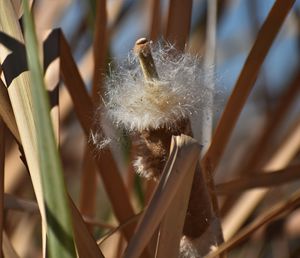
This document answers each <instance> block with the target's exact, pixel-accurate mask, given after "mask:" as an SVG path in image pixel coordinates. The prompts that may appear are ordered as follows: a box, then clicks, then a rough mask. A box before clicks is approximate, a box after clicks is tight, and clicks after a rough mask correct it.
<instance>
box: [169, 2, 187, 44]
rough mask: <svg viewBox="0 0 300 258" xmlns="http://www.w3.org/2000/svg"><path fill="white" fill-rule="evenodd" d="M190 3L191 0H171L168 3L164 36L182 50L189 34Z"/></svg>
mask: <svg viewBox="0 0 300 258" xmlns="http://www.w3.org/2000/svg"><path fill="white" fill-rule="evenodd" d="M192 5H193V1H192V0H185V1H181V0H171V1H170V3H169V14H168V22H167V28H166V34H165V38H166V40H167V41H168V42H171V43H174V44H175V45H176V48H177V49H178V50H184V48H185V44H186V42H187V40H188V37H189V34H190V26H191V16H192ZM178 17H180V19H178Z"/></svg>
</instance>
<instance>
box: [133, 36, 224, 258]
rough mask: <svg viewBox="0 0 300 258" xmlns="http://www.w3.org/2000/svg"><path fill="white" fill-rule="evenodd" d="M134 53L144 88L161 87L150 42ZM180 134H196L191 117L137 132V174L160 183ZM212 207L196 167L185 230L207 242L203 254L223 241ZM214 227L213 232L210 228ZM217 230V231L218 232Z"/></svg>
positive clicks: (142, 41) (141, 42)
mask: <svg viewBox="0 0 300 258" xmlns="http://www.w3.org/2000/svg"><path fill="white" fill-rule="evenodd" d="M134 51H135V53H136V54H137V56H138V58H139V62H140V65H141V68H142V72H143V75H144V78H145V81H146V83H145V85H143V87H150V90H151V87H159V86H160V85H159V84H158V85H155V84H156V82H158V81H159V76H158V72H157V70H156V68H155V64H154V60H153V57H152V55H151V49H150V45H149V42H148V41H147V39H145V38H142V39H139V40H137V42H136V44H135V47H134ZM154 85H155V86H154ZM154 90H155V89H154ZM158 97H159V96H158ZM160 105H162V106H163V105H164V103H161V104H160ZM181 134H185V135H189V136H192V135H193V134H192V130H191V126H190V121H189V119H188V118H179V119H177V120H175V119H174V123H173V126H165V125H162V126H161V127H159V128H156V129H154V128H147V129H144V130H140V131H138V132H137V133H136V137H135V138H134V139H133V144H134V145H136V146H137V148H136V149H137V153H136V154H137V156H139V159H138V171H139V172H140V173H141V174H142V175H143V176H144V177H146V178H148V179H154V180H157V179H158V178H159V177H160V175H161V173H162V171H163V169H164V166H165V162H166V160H167V158H168V156H169V150H170V144H171V138H172V135H181ZM213 206H214V205H212V198H211V195H210V192H209V190H208V189H207V185H206V180H205V177H204V176H203V174H202V172H201V169H200V165H199V164H197V165H196V170H195V175H194V178H193V183H192V188H191V194H190V199H189V205H188V210H187V214H186V218H185V223H184V228H183V235H185V236H186V237H188V238H189V239H190V240H192V241H193V239H198V240H199V241H198V240H197V242H198V243H200V242H203V241H204V242H205V243H207V245H206V246H205V248H204V247H203V246H202V247H201V248H200V250H198V251H199V253H201V254H202V255H205V254H206V253H207V252H208V251H209V248H210V246H211V245H215V244H219V243H221V242H223V237H222V232H221V230H220V227H218V226H216V225H214V224H215V223H217V224H218V222H217V221H218V219H217V218H216V214H214V211H213ZM213 225H214V226H213ZM218 225H220V224H218ZM212 226H213V227H214V229H212V228H211V227H212ZM216 228H218V229H217V230H215V229H216ZM201 236H205V239H202V238H201Z"/></svg>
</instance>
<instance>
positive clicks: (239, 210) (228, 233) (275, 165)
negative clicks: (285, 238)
mask: <svg viewBox="0 0 300 258" xmlns="http://www.w3.org/2000/svg"><path fill="white" fill-rule="evenodd" d="M299 148H300V120H299V121H297V123H296V125H295V126H293V128H292V130H291V131H289V132H288V134H287V137H286V139H285V140H284V141H283V143H282V144H281V146H279V148H278V150H277V152H276V153H275V154H274V155H273V156H272V157H270V159H269V161H268V162H267V163H266V165H265V166H264V168H263V170H265V171H266V172H268V171H274V170H279V169H283V168H284V167H286V166H287V165H288V164H289V163H290V162H291V160H292V159H293V158H294V156H295V155H296V154H297V152H298V151H299ZM267 191H268V190H267V189H258V190H251V191H249V192H246V193H244V194H242V195H241V196H240V198H239V199H238V201H237V202H236V203H235V205H234V207H233V208H232V209H231V210H230V212H228V214H227V215H226V217H225V218H224V219H223V233H224V238H225V240H227V239H230V238H231V237H232V236H233V235H234V234H235V233H236V232H237V230H238V229H239V228H240V227H241V225H242V224H243V223H244V222H245V220H246V219H247V218H248V216H249V215H250V213H251V212H252V211H253V209H254V208H255V207H256V205H257V204H258V203H259V202H260V200H261V199H262V198H263V197H264V196H265V194H266V193H267Z"/></svg>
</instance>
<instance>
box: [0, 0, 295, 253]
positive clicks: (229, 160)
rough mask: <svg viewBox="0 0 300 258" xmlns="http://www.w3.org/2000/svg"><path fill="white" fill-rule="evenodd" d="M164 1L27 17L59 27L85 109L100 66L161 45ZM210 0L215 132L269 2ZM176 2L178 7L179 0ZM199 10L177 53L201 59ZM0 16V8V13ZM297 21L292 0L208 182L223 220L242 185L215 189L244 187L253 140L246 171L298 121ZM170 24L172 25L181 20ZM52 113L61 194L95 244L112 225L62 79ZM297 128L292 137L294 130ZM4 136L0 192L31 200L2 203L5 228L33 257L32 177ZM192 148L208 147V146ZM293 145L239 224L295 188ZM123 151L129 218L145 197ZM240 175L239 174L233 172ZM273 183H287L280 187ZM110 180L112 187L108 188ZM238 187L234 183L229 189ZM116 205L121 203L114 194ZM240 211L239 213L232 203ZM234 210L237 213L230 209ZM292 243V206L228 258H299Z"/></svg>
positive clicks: (133, 0)
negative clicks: (147, 44) (85, 94)
mask: <svg viewBox="0 0 300 258" xmlns="http://www.w3.org/2000/svg"><path fill="white" fill-rule="evenodd" d="M16 2H18V1H16ZM169 2H170V1H167V0H161V1H159V0H140V1H137V0H107V1H104V0H99V1H96V0H89V1H84V0H62V1H53V0H36V1H34V5H33V9H32V11H33V16H34V19H35V24H36V29H37V34H38V35H42V34H43V33H44V32H45V31H47V30H49V29H50V30H51V29H54V28H61V29H62V32H63V34H64V35H65V37H66V39H67V42H68V44H69V46H70V48H71V50H72V54H73V57H74V59H75V61H76V64H77V66H78V69H79V71H80V74H81V76H82V78H83V80H84V83H85V85H86V89H87V90H88V91H89V93H90V95H91V96H93V100H94V103H95V104H96V105H99V103H100V100H101V98H100V94H103V78H104V77H105V76H106V75H107V74H108V71H109V69H113V67H112V66H110V65H109V64H110V63H111V62H112V61H114V60H119V59H122V58H124V57H126V56H127V54H128V52H129V51H131V49H132V48H133V46H134V42H135V41H136V40H137V39H138V38H141V37H147V38H150V39H152V40H154V41H155V40H159V39H163V38H165V36H166V35H165V31H166V26H167V25H166V24H167V21H168V15H169ZM171 2H172V1H171ZM183 2H184V1H183ZM216 2H217V23H216V31H215V32H216V41H215V43H216V47H215V49H213V50H212V51H215V52H214V54H213V60H212V61H211V63H209V64H208V66H209V70H208V73H210V74H213V76H212V77H213V78H214V79H213V80H214V83H215V87H216V91H218V92H219V93H220V94H218V95H221V99H222V101H220V102H219V101H218V102H216V105H217V107H216V113H215V114H214V128H215V127H216V125H217V123H218V119H219V117H220V115H221V114H222V111H223V108H224V105H225V103H226V101H227V100H228V97H229V96H230V94H231V92H232V90H233V87H234V86H235V83H236V81H237V78H238V76H239V74H240V72H241V70H242V68H243V66H244V64H245V61H246V58H247V56H248V55H249V52H250V49H251V48H252V46H253V43H254V42H255V40H256V37H257V34H258V31H259V30H260V28H261V26H262V24H263V22H264V21H265V19H266V17H267V15H268V13H269V12H270V9H271V7H272V5H273V4H274V1H272V0H264V1H259V0H219V1H216ZM182 5H183V6H184V5H186V4H185V3H182ZM207 5H208V3H207V1H205V0H193V1H192V12H191V26H190V30H189V36H188V40H187V44H186V47H185V50H186V51H188V52H190V53H192V54H194V55H197V56H199V57H200V58H202V59H203V60H204V57H205V55H206V54H207V52H209V51H211V49H209V46H207V45H206V39H207V28H208V25H209V24H207ZM105 10H106V14H105ZM1 12H2V10H0V15H1ZM101 12H102V13H101ZM299 15H300V3H299V1H296V3H295V5H294V7H293V8H292V10H291V11H290V13H289V15H288V16H287V18H286V20H285V22H284V24H283V26H282V28H281V29H280V32H279V34H278V35H277V37H276V40H275V41H274V42H273V44H272V47H271V48H270V51H269V53H268V55H267V57H266V59H265V61H264V63H263V65H262V67H261V68H260V71H259V74H258V78H257V80H256V83H255V86H254V88H253V90H252V92H251V95H250V97H249V98H248V100H247V103H246V104H245V106H244V107H243V110H242V113H241V115H240V117H239V120H238V122H237V124H236V126H235V128H234V131H233V132H232V137H231V138H230V141H229V144H228V146H226V151H225V153H224V155H223V157H222V160H221V163H220V165H219V166H218V167H217V171H216V174H215V184H216V185H217V187H216V190H217V193H219V194H220V198H219V203H220V207H221V216H222V217H224V218H225V217H226V216H225V215H226V214H227V215H228V214H231V213H230V211H231V212H232V207H234V203H235V202H236V200H237V197H238V196H239V195H241V193H242V192H243V182H241V181H237V182H235V185H236V186H237V188H234V187H233V186H231V185H229V186H228V188H225V186H224V185H221V184H222V183H224V182H228V181H231V180H233V179H236V178H241V177H243V176H244V177H245V178H246V179H245V180H246V181H247V180H249V182H250V181H251V180H250V179H251V178H253V177H256V176H253V175H252V176H251V172H253V171H251V172H249V171H248V170H249V169H248V170H247V169H244V166H245V163H247V162H249V160H251V159H250V158H251V157H252V158H253V155H254V154H255V153H253V152H259V149H260V147H257V142H259V140H261V137H262V134H263V133H265V134H266V135H268V134H272V137H270V139H268V140H267V142H266V143H265V144H264V146H263V151H262V152H259V155H260V156H259V160H260V162H257V163H258V164H256V166H254V165H253V166H252V167H251V166H250V167H251V168H252V170H254V171H260V170H262V169H263V168H264V166H263V165H262V164H266V163H267V161H268V160H269V158H270V157H273V154H274V152H275V150H279V149H280V148H281V147H282V146H283V142H284V140H285V139H287V138H288V137H289V136H290V135H291V134H292V132H294V131H291V130H292V129H291V128H295V127H296V125H298V124H299V121H300V117H299V115H300V96H299V88H300V69H299V60H300V59H299V54H300V41H299V40H300V38H299V35H300V34H299V32H300V28H299V26H300V16H299ZM181 18H182V17H181V16H180V15H178V16H177V17H176V19H178V21H180V20H181ZM176 26H180V22H179V25H178V24H177V25H176ZM178 30H180V28H178ZM50 49H51V47H50ZM0 51H1V49H0ZM95 64H96V65H95ZM280 107H281V108H280ZM285 107H286V110H285ZM59 110H60V114H59V117H60V119H59V120H60V128H59V142H60V145H59V146H60V153H61V159H62V163H63V170H64V175H65V180H66V184H67V189H68V192H69V193H70V196H71V197H72V199H73V200H74V202H75V203H76V205H77V207H78V208H79V210H80V211H81V213H82V215H83V217H84V218H85V220H86V222H87V223H88V225H89V229H90V230H91V232H92V233H93V235H94V237H95V239H101V237H102V236H104V235H105V234H106V233H107V232H110V231H111V230H112V229H114V228H116V227H117V226H118V222H117V220H116V218H115V216H114V212H113V211H112V208H111V204H110V201H109V199H108V197H107V194H106V191H105V187H104V186H103V182H102V179H101V177H100V176H99V174H98V173H96V172H95V171H96V168H95V165H94V164H93V161H92V158H91V157H90V156H89V154H87V151H86V136H85V132H84V131H83V130H82V126H81V125H80V123H79V122H78V118H77V115H76V112H75V111H74V108H73V104H72V100H71V97H70V94H69V92H68V91H67V90H66V87H65V86H64V85H63V82H62V81H60V92H59ZM276 112H278V113H276ZM280 112H281V113H280ZM282 112H283V113H282ZM282 114H283V115H282ZM276 118H278V121H277V119H276ZM198 122H199V123H200V121H198ZM276 122H278V123H276ZM199 123H195V124H196V125H195V137H196V138H197V137H198V140H199V141H201V139H200V138H201V136H200V134H199V131H200V128H197V125H198V126H199ZM272 123H273V124H272ZM268 125H269V127H268ZM270 125H271V126H270ZM272 125H273V127H272ZM298 127H299V125H298ZM298 127H297V128H298ZM197 130H198V131H197ZM273 130H274V132H273ZM297 130H298V136H299V129H297ZM5 135H6V139H5V143H6V144H5V145H6V149H5V169H4V171H5V182H4V192H5V193H7V194H11V195H13V196H14V198H18V200H23V201H30V202H28V203H27V202H25V203H23V206H24V207H23V206H22V207H19V206H18V205H15V206H14V202H15V200H11V201H9V199H7V201H6V202H7V203H8V204H6V205H8V206H7V207H6V208H5V216H4V221H5V223H4V229H5V231H6V232H7V235H8V237H9V239H10V241H11V243H12V245H13V246H14V248H15V250H16V252H17V253H18V255H19V256H20V257H28V258H29V257H41V255H42V248H41V246H42V242H41V238H40V235H41V234H40V232H41V226H40V217H39V215H38V212H37V209H36V207H35V206H34V202H35V197H34V196H35V195H34V191H33V187H32V183H31V178H30V175H29V173H27V171H26V167H25V166H24V164H23V162H22V160H21V159H20V151H19V147H18V145H17V144H16V142H15V140H14V138H13V137H12V135H11V134H10V133H9V132H8V130H7V132H6V134H5ZM265 137H267V136H265ZM299 138H300V137H299ZM124 141H128V139H125V140H124ZM295 141H296V140H295ZM261 142H262V140H261V141H260V143H261ZM201 143H202V144H204V145H208V144H209V142H201ZM297 144H298V145H297V147H296V150H295V151H294V153H293V155H292V157H291V159H290V160H289V161H288V162H287V163H286V165H285V166H283V167H282V169H285V168H289V169H290V166H292V168H293V176H292V179H290V178H287V179H286V180H284V179H282V180H279V182H277V181H276V180H274V182H275V183H274V182H273V183H272V179H268V180H269V181H268V180H267V183H266V185H267V187H269V189H270V191H269V192H267V193H266V195H264V196H263V197H262V198H261V199H260V200H259V201H257V204H256V205H255V206H253V208H252V209H251V211H249V212H248V214H247V215H245V218H244V222H243V223H241V226H242V225H247V223H250V222H251V221H252V220H253V219H254V218H255V217H256V216H258V215H259V214H260V213H261V212H263V211H265V210H268V209H269V207H271V206H272V205H273V204H276V203H277V202H279V201H281V200H284V199H285V198H287V196H289V195H290V194H291V193H292V192H293V191H295V190H296V189H297V188H299V186H300V184H299V182H297V180H296V179H299V178H300V176H297V174H295V173H296V172H298V173H299V174H300V152H299V150H300V144H299V140H298V143H297ZM122 146H123V147H124V145H122ZM129 146H130V144H128V145H126V144H125V149H118V148H117V149H116V150H114V152H113V153H114V157H115V160H116V164H117V167H118V169H119V171H120V173H121V175H122V178H123V179H124V182H125V185H126V187H127V191H128V193H129V194H130V196H131V197H132V198H131V200H132V204H133V206H134V209H135V212H136V213H138V212H139V211H140V210H141V209H142V208H143V206H144V204H145V202H146V200H147V198H149V197H148V195H147V194H148V192H147V191H146V190H145V189H146V185H147V184H146V183H145V182H144V181H143V180H142V179H140V178H139V177H138V176H135V175H134V173H133V171H132V170H133V169H132V167H131V165H130V160H131V159H132V157H131V153H130V148H129ZM261 148H262V147H261ZM93 155H95V156H98V155H101V153H97V152H96V151H95V153H93ZM256 158H257V157H256ZM254 159H255V158H254ZM110 164H111V163H109V162H107V163H106V164H105V165H103V166H104V168H106V167H105V166H107V167H109V166H110ZM250 165H251V163H250ZM273 170H274V171H275V170H278V169H277V168H276V169H271V171H272V172H273ZM242 172H243V173H244V174H241V173H242ZM249 173H250V176H249ZM255 175H256V174H255ZM258 178H259V177H258ZM280 181H282V182H287V183H286V184H281V182H280ZM251 182H252V181H251ZM270 182H271V183H270ZM110 183H111V184H112V185H113V184H114V182H113V181H112V182H110ZM253 184H254V187H255V186H257V185H258V183H257V182H254V183H253ZM239 185H242V186H240V187H238V186H239ZM244 185H246V186H244V187H245V188H247V187H249V186H247V183H244ZM218 186H219V187H218ZM222 187H223V188H222ZM230 187H232V188H230ZM148 188H149V187H148ZM53 190H54V191H55V189H53ZM228 196H229V197H228ZM7 198H8V197H7ZM120 202H122V199H121V197H120ZM16 206H17V208H16ZM16 209H19V210H16ZM240 209H244V208H243V207H242V206H241V208H240ZM238 210H239V209H238V207H237V210H235V212H237V211H238ZM299 243H300V210H299V207H297V208H295V209H294V210H293V211H292V212H290V213H288V214H283V216H281V217H280V218H279V219H277V220H275V221H273V222H272V223H271V224H269V226H263V227H261V228H260V229H259V230H258V231H256V232H255V234H253V235H251V236H250V237H249V238H247V240H246V241H244V242H241V243H240V244H239V245H238V246H236V247H235V248H234V250H233V251H232V252H231V253H230V255H229V257H278V258H279V257H281V258H283V257H300V244H299ZM122 246H123V247H124V242H123V240H122V237H121V235H120V234H119V233H118V232H117V233H115V234H114V235H112V236H111V237H109V238H108V239H107V240H105V241H104V242H103V244H101V250H102V252H103V253H104V255H105V257H120V250H122Z"/></svg>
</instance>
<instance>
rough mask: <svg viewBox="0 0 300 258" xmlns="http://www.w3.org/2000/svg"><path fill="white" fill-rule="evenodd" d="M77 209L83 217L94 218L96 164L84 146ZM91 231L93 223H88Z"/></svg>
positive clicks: (96, 182) (96, 181)
mask: <svg viewBox="0 0 300 258" xmlns="http://www.w3.org/2000/svg"><path fill="white" fill-rule="evenodd" d="M80 184H81V187H80V199H79V207H80V208H79V210H80V212H81V214H82V216H83V217H87V218H90V219H92V218H94V216H95V210H96V193H97V186H98V180H97V173H96V165H95V162H94V159H93V157H92V156H91V153H90V151H89V149H88V148H87V147H86V149H85V151H84V156H83V161H82V175H81V179H80ZM88 228H89V230H90V231H91V232H92V230H93V225H92V224H90V225H88Z"/></svg>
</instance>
